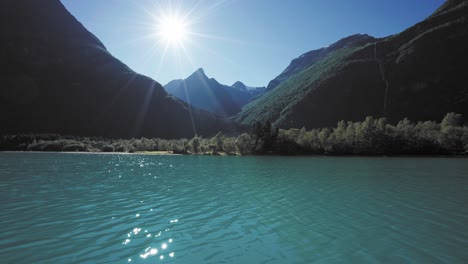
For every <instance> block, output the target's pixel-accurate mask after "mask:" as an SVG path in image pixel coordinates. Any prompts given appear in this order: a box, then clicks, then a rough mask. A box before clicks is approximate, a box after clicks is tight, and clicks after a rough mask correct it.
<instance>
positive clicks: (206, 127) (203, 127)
mask: <svg viewBox="0 0 468 264" xmlns="http://www.w3.org/2000/svg"><path fill="white" fill-rule="evenodd" d="M0 15H1V20H2V23H1V24H0V27H1V32H2V35H1V41H0V57H1V59H0V83H1V89H0V124H1V125H0V133H23V132H34V133H39V132H41V133H42V132H51V133H61V134H72V135H98V136H110V137H141V136H146V137H163V138H174V137H177V138H179V137H190V136H192V135H193V134H195V133H198V134H213V133H215V132H216V131H218V130H226V129H230V128H232V126H231V124H230V123H229V122H228V121H226V120H225V119H222V118H219V117H217V116H215V115H213V114H211V113H208V112H205V111H202V110H198V109H191V106H189V105H187V104H186V103H183V102H181V101H180V100H178V99H176V98H174V97H172V96H170V95H168V94H167V93H166V92H165V90H164V89H163V87H162V86H161V85H160V84H159V83H157V82H156V81H154V80H152V79H150V78H148V77H145V76H142V75H140V74H137V73H135V72H134V71H132V70H131V69H130V68H129V67H127V66H126V65H125V64H123V63H122V62H120V61H119V60H117V59H116V58H115V57H113V56H112V55H111V54H110V53H109V52H108V51H107V50H106V48H105V46H104V45H103V44H102V43H101V41H99V39H98V38H96V36H94V35H93V34H92V33H90V32H89V31H88V30H86V29H85V28H84V27H83V25H82V24H81V23H80V22H78V21H77V20H76V19H75V18H74V17H73V16H72V15H71V14H70V13H69V12H68V11H67V10H66V9H65V7H64V6H63V5H62V4H61V3H60V1H59V0H41V1H28V0H4V1H2V2H1V3H0Z"/></svg>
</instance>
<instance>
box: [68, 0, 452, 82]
mask: <svg viewBox="0 0 468 264" xmlns="http://www.w3.org/2000/svg"><path fill="white" fill-rule="evenodd" d="M443 2H444V0H377V1H376V0H353V1H350V0H327V1H323V0H225V1H221V0H218V1H217V0H205V1H203V0H179V1H166V0H106V1H96V0H80V1H76V0H62V3H63V4H64V5H65V6H66V7H67V9H68V10H69V11H70V12H71V13H72V14H73V15H74V16H75V17H76V18H77V19H78V20H79V21H80V22H81V23H82V24H83V25H84V26H85V27H86V28H87V29H88V30H90V31H91V32H92V33H94V34H95V35H96V36H97V37H98V38H99V39H100V40H101V41H102V42H103V43H104V45H105V46H106V47H107V49H108V50H109V51H110V52H111V53H112V54H113V55H114V56H115V57H117V58H118V59H120V60H121V61H123V62H124V63H125V64H127V65H128V66H129V67H131V68H132V69H134V70H135V71H137V72H139V73H142V74H144V75H147V76H150V77H152V78H153V79H155V80H157V81H158V82H160V83H161V84H163V85H165V84H166V83H167V82H169V81H170V80H173V79H181V78H186V77H187V76H189V75H190V74H191V73H192V72H194V71H195V70H196V69H198V68H204V69H205V73H206V74H207V75H208V76H209V77H213V78H215V79H217V80H218V81H219V82H221V83H223V84H228V85H230V84H233V83H234V82H235V81H237V80H240V81H243V82H244V83H245V84H246V85H249V86H264V85H267V84H268V82H269V81H270V80H271V79H273V78H274V77H276V76H277V75H278V74H280V73H281V71H283V70H284V68H286V67H287V66H288V65H289V63H290V62H291V60H292V59H294V58H296V57H298V56H300V55H301V54H303V53H305V52H307V51H310V50H313V49H318V48H321V47H324V46H327V45H329V44H331V43H333V42H335V41H337V40H339V39H341V38H343V37H346V36H348V35H352V34H356V33H363V34H364V33H365V34H369V35H372V36H374V37H384V36H388V35H392V34H395V33H398V32H400V31H402V30H404V29H405V28H407V27H409V26H411V25H413V24H415V23H417V22H419V21H421V20H423V19H424V18H425V17H427V16H428V15H430V14H431V13H432V12H433V11H434V10H436V9H437V8H438V7H439V6H440V5H441V4H442V3H443ZM169 6H171V9H172V10H178V12H179V13H180V14H185V15H186V14H189V15H188V20H189V21H190V22H191V24H190V26H189V30H190V31H191V32H194V33H196V34H197V35H191V36H190V38H189V40H190V41H186V42H184V46H185V51H184V50H183V49H181V48H179V47H177V46H176V45H170V46H169V47H168V49H167V50H166V52H164V45H162V43H161V41H160V40H158V39H157V37H155V36H151V35H152V34H153V35H154V33H155V31H156V28H157V26H156V24H157V23H156V21H155V18H154V16H159V14H160V13H161V12H167V10H168V7H169ZM163 54H165V55H163Z"/></svg>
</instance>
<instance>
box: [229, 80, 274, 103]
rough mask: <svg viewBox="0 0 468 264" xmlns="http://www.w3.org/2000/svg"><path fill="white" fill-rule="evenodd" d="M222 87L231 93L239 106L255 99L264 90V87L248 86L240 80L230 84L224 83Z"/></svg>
mask: <svg viewBox="0 0 468 264" xmlns="http://www.w3.org/2000/svg"><path fill="white" fill-rule="evenodd" d="M224 89H225V90H226V91H227V92H228V93H229V94H230V95H231V97H232V98H233V99H234V101H235V102H236V103H237V105H238V106H239V107H240V108H242V107H244V105H246V104H248V103H250V102H252V101H253V100H256V99H257V98H259V97H260V96H261V95H262V94H264V93H265V91H266V87H250V86H246V85H245V84H244V83H242V82H241V81H237V82H235V83H234V84H233V85H231V86H226V85H225V86H224Z"/></svg>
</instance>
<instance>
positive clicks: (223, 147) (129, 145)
mask: <svg viewBox="0 0 468 264" xmlns="http://www.w3.org/2000/svg"><path fill="white" fill-rule="evenodd" d="M0 150H3V151H67V152H76V151H80V152H130V153H133V152H144V151H167V152H171V153H176V154H203V155H250V154H253V155H264V154H279V155H459V154H467V153H468V127H467V126H466V125H465V124H464V120H463V117H462V115H460V114H456V113H448V114H447V115H445V117H444V118H443V120H442V121H441V122H440V123H437V122H434V121H425V122H412V121H410V120H408V119H406V118H405V119H403V120H401V121H399V122H398V123H397V124H396V125H392V124H389V123H388V122H387V120H386V119H385V118H378V119H377V118H373V117H367V118H366V119H365V120H363V121H360V122H344V121H340V122H338V124H337V125H336V127H332V128H321V129H312V130H307V129H305V128H302V129H296V128H291V129H288V130H285V129H278V128H275V127H274V126H272V124H271V123H270V122H269V121H267V122H265V123H261V122H256V123H255V124H254V125H253V127H252V131H251V132H250V133H244V134H241V135H239V136H236V137H233V136H227V135H224V134H223V133H221V132H219V133H218V134H216V135H215V136H213V137H211V138H203V137H200V136H195V137H193V138H191V139H185V138H184V139H170V140H169V139H159V138H152V139H149V138H140V139H135V138H133V139H106V138H100V137H95V138H92V137H73V136H62V135H56V134H39V135H37V134H20V135H3V136H1V137H0Z"/></svg>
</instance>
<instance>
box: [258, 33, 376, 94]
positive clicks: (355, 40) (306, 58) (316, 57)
mask: <svg viewBox="0 0 468 264" xmlns="http://www.w3.org/2000/svg"><path fill="white" fill-rule="evenodd" d="M373 40H374V38H373V37H371V36H369V35H365V34H356V35H352V36H349V37H346V38H343V39H341V40H339V41H338V42H336V43H334V44H332V45H330V46H328V47H325V48H321V49H318V50H313V51H309V52H307V53H304V54H302V55H301V56H299V58H296V59H294V60H293V61H292V62H291V64H289V66H288V67H287V68H286V69H285V70H284V71H283V72H282V73H281V74H280V75H278V76H277V77H276V78H275V79H273V80H271V81H270V82H269V83H268V86H267V91H271V90H273V89H274V88H276V87H277V86H278V85H279V84H281V83H282V82H284V81H286V80H287V79H289V78H291V77H292V76H294V75H296V74H298V73H300V72H301V71H303V70H305V69H306V68H308V67H310V66H312V65H313V64H315V63H317V62H319V61H320V60H322V59H324V58H325V57H327V56H328V55H330V54H331V53H333V52H335V51H337V50H339V49H342V48H347V47H352V46H359V45H362V44H365V43H368V42H370V41H373Z"/></svg>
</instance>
